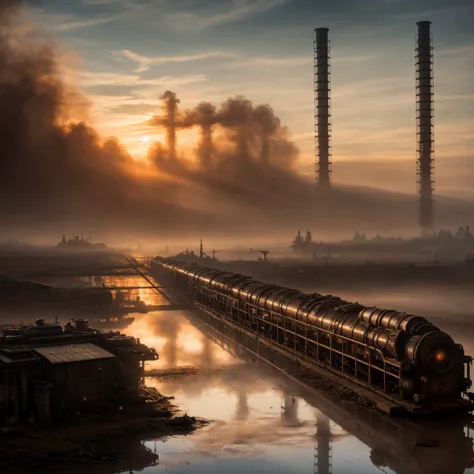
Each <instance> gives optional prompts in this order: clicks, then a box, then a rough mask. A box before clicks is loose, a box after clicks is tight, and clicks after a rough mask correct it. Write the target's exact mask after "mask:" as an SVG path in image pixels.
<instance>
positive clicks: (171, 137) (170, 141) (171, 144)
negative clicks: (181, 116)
mask: <svg viewBox="0 0 474 474" xmlns="http://www.w3.org/2000/svg"><path fill="white" fill-rule="evenodd" d="M161 99H162V100H163V108H164V112H165V116H166V118H165V123H166V135H167V137H166V139H167V145H168V158H169V159H171V160H175V159H176V128H177V126H178V124H177V111H178V104H179V99H178V97H177V95H176V94H175V93H174V92H170V91H166V92H165V93H164V94H163V95H162V96H161Z"/></svg>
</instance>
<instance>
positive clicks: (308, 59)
mask: <svg viewBox="0 0 474 474" xmlns="http://www.w3.org/2000/svg"><path fill="white" fill-rule="evenodd" d="M377 57H378V56H376V55H365V56H364V55H344V56H336V57H334V58H333V59H331V63H332V64H335V63H336V64H339V63H352V62H360V61H370V60H373V59H376V58H377ZM313 63H314V59H313V57H312V56H310V55H307V56H287V57H281V56H253V57H248V58H242V59H238V60H236V61H233V62H231V63H228V64H225V65H224V66H223V67H224V68H226V69H233V68H241V67H252V66H258V67H273V66H275V67H295V66H307V67H308V68H311V67H312V65H313Z"/></svg>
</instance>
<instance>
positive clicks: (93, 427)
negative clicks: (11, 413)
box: [0, 397, 207, 474]
mask: <svg viewBox="0 0 474 474" xmlns="http://www.w3.org/2000/svg"><path fill="white" fill-rule="evenodd" d="M169 400H170V398H169V397H163V398H162V399H161V400H159V401H158V402H157V403H153V404H149V405H146V406H142V407H140V409H138V410H134V411H133V412H128V413H127V412H126V413H120V414H115V415H95V416H94V415H89V416H87V417H84V418H81V419H79V420H78V421H76V422H74V423H72V424H69V425H67V426H66V425H64V426H58V425H51V426H43V427H40V426H18V427H16V426H15V427H11V428H2V429H0V469H1V470H2V472H6V471H4V469H6V468H10V470H9V471H8V472H11V473H12V474H13V473H16V472H24V471H21V469H24V468H28V469H34V468H37V469H45V468H49V467H53V466H60V465H65V464H69V463H73V464H76V463H79V464H87V463H94V464H97V463H110V462H113V461H117V460H120V459H125V458H126V453H125V452H123V451H122V450H120V449H119V446H120V443H114V442H113V441H114V440H117V441H119V440H120V439H123V438H125V437H130V436H133V435H140V437H146V436H150V437H153V438H163V437H167V436H172V435H186V434H189V433H191V432H192V431H194V430H195V429H197V428H198V427H200V426H203V425H204V424H206V423H207V422H206V421H205V420H197V419H196V418H194V417H191V416H188V415H187V414H184V415H179V409H178V408H177V407H176V406H174V405H172V404H171V403H170V401H169ZM18 469H20V470H18Z"/></svg>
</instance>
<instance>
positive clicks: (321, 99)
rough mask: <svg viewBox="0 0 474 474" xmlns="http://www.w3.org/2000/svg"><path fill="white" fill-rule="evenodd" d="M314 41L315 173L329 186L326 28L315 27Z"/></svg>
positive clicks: (329, 153)
mask: <svg viewBox="0 0 474 474" xmlns="http://www.w3.org/2000/svg"><path fill="white" fill-rule="evenodd" d="M315 31H316V41H315V42H314V100H315V104H314V133H315V144H316V155H317V156H316V175H317V178H316V179H317V181H318V184H319V185H320V186H321V187H322V188H329V186H330V180H329V173H330V165H331V163H330V161H329V158H330V156H331V150H330V148H331V145H330V143H331V140H330V122H329V117H330V114H329V107H330V98H329V91H330V87H329V75H330V70H329V41H328V31H329V29H328V28H316V30H315Z"/></svg>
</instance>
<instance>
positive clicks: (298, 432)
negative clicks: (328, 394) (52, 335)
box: [58, 277, 474, 474]
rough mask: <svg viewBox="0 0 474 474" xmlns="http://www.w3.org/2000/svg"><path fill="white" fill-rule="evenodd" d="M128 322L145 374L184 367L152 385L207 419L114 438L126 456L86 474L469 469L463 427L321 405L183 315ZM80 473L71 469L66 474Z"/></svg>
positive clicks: (447, 473) (130, 281) (130, 280)
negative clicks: (163, 431) (142, 353)
mask: <svg viewBox="0 0 474 474" xmlns="http://www.w3.org/2000/svg"><path fill="white" fill-rule="evenodd" d="M104 280H105V283H106V284H107V285H111V284H114V285H117V286H126V285H129V286H147V284H146V282H144V280H143V279H142V278H140V277H136V278H135V277H114V278H105V279H104ZM97 283H100V282H97ZM137 296H139V297H140V299H141V300H143V301H145V302H146V303H150V304H160V303H161V302H164V301H163V299H162V297H161V296H160V295H159V293H157V292H156V290H150V289H139V290H131V291H130V292H128V293H127V298H130V299H135V298H136V297H137ZM130 316H131V317H130V318H128V319H127V320H126V321H125V323H123V327H121V330H122V331H123V332H125V333H126V334H129V335H133V336H135V337H138V338H140V340H141V341H142V342H143V343H145V344H147V345H150V346H153V347H155V348H156V349H157V350H158V352H159V354H160V359H159V360H158V361H154V362H151V363H148V364H147V366H146V368H147V370H156V369H158V370H160V371H161V373H166V372H172V371H171V370H170V369H177V368H181V369H183V370H182V371H181V373H180V374H178V375H168V376H165V377H160V378H157V377H148V379H147V383H148V385H151V386H155V387H157V388H158V389H159V390H160V391H161V392H162V393H164V394H166V395H173V396H174V397H175V400H174V403H175V404H176V405H177V406H178V407H179V408H180V409H181V410H182V411H183V412H185V413H188V414H189V415H191V416H196V417H199V418H203V419H206V420H209V421H210V423H209V424H208V425H206V426H205V427H203V428H201V429H198V430H196V431H195V432H194V433H192V434H191V435H188V436H174V437H170V438H168V439H157V440H155V439H144V438H141V437H133V438H132V437H125V438H124V439H123V440H120V441H118V442H116V441H113V443H114V445H116V446H118V447H119V448H120V450H122V449H123V450H124V451H125V452H126V456H127V459H125V460H119V461H118V462H117V463H115V464H111V465H88V466H87V468H86V469H87V472H88V473H89V474H106V473H107V474H108V473H110V474H112V473H114V474H116V473H117V474H118V473H122V472H124V473H130V472H138V471H140V472H143V473H147V474H152V473H161V472H169V473H180V474H201V473H202V474H204V473H206V474H214V473H215V474H221V473H223V472H228V473H239V474H240V473H246V474H253V473H267V472H268V473H272V474H283V473H285V474H288V473H301V474H303V473H305V474H311V473H318V474H327V473H334V474H336V473H337V474H346V473H347V474H357V473H360V474H371V473H380V472H385V473H397V474H417V473H419V474H433V473H434V474H458V473H459V474H461V473H463V472H465V473H474V469H472V468H471V467H472V466H473V463H472V459H473V451H472V446H471V445H472V441H470V438H469V437H470V436H472V435H471V434H470V433H469V432H468V430H467V428H466V427H465V426H464V424H463V423H459V422H456V421H452V420H449V421H448V420H446V421H443V422H442V423H432V424H428V425H424V426H423V427H419V426H418V425H415V424H414V423H413V422H410V421H400V422H399V421H394V420H389V419H387V418H386V417H383V416H381V415H379V414H377V413H370V412H367V411H366V410H362V409H360V408H357V407H354V406H348V405H342V404H341V403H340V402H338V401H337V400H325V399H323V398H321V396H318V395H317V394H314V393H310V392H309V391H307V390H305V389H304V388H303V387H302V386H301V385H299V384H296V383H293V382H290V381H289V380H288V379H287V378H286V377H284V376H279V375H275V374H271V373H269V372H268V370H265V369H264V368H263V367H258V366H256V365H252V364H249V363H246V362H245V361H242V360H240V359H237V358H235V357H234V356H233V355H232V354H230V353H229V352H226V351H225V350H223V349H222V348H221V347H220V346H219V345H218V344H216V343H214V342H211V341H210V340H209V339H208V338H207V337H206V335H205V333H204V332H203V331H202V330H200V329H199V325H198V324H197V323H196V321H195V320H194V319H193V317H192V316H190V315H188V314H186V313H184V312H181V311H162V312H153V313H148V314H133V315H130ZM91 325H92V326H94V321H91ZM190 368H197V371H194V372H193V371H191V370H189V371H187V370H186V369H190ZM175 372H176V371H175ZM428 436H429V437H432V438H436V439H439V440H441V443H442V444H441V446H440V447H438V448H426V447H425V448H424V447H415V442H416V439H418V438H423V437H428ZM84 470H85V468H84V467H83V466H77V467H76V466H72V467H71V468H69V467H68V468H67V472H68V473H69V474H76V473H80V472H81V473H82V472H84ZM58 472H62V471H58Z"/></svg>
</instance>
